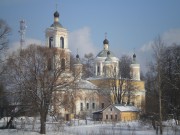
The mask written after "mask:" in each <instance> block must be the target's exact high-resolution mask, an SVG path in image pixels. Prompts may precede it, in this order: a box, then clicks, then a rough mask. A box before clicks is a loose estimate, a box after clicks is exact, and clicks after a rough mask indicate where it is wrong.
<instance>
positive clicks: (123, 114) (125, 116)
mask: <svg viewBox="0 0 180 135" xmlns="http://www.w3.org/2000/svg"><path fill="white" fill-rule="evenodd" d="M139 112H140V110H139V109H138V108H137V107H135V106H131V105H119V104H112V105H109V106H107V107H106V108H104V109H103V110H100V111H97V112H94V113H93V118H94V120H103V121H132V120H138V119H139Z"/></svg>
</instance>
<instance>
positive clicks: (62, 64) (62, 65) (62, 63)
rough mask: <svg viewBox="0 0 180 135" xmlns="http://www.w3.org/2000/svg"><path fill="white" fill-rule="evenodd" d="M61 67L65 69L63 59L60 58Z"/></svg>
mask: <svg viewBox="0 0 180 135" xmlns="http://www.w3.org/2000/svg"><path fill="white" fill-rule="evenodd" d="M61 69H62V70H65V59H61Z"/></svg>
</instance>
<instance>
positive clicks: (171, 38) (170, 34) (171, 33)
mask: <svg viewBox="0 0 180 135" xmlns="http://www.w3.org/2000/svg"><path fill="white" fill-rule="evenodd" d="M179 37H180V29H170V30H168V31H167V32H164V33H163V34H162V39H163V41H164V42H165V44H166V45H167V46H170V45H172V44H173V43H177V44H180V38H179Z"/></svg>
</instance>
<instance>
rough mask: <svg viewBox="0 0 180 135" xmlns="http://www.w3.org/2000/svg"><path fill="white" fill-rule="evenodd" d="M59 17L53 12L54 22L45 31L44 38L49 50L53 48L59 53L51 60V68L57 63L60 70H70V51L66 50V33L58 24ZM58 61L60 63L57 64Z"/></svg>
mask: <svg viewBox="0 0 180 135" xmlns="http://www.w3.org/2000/svg"><path fill="white" fill-rule="evenodd" d="M59 20H60V15H59V12H58V11H56V12H54V22H53V24H52V25H51V26H50V27H48V28H47V29H46V31H45V36H46V46H47V47H49V48H55V49H57V51H58V52H59V55H56V56H54V57H53V58H52V60H51V61H52V62H51V64H52V65H53V66H52V67H55V66H54V65H57V63H59V65H57V66H60V67H61V69H62V70H64V71H69V70H70V50H69V48H68V31H67V29H65V28H64V27H63V26H62V25H61V23H60V22H59ZM57 61H58V62H57ZM59 61H60V62H59Z"/></svg>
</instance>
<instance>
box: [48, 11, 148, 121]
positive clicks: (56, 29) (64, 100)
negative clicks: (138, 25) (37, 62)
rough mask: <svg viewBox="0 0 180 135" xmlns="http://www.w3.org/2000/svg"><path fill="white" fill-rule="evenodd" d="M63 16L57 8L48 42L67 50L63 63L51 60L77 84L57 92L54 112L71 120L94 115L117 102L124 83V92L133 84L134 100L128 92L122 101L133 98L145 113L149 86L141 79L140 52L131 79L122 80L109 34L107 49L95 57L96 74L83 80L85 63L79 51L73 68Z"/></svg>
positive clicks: (105, 46) (63, 75)
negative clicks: (81, 59)
mask: <svg viewBox="0 0 180 135" xmlns="http://www.w3.org/2000/svg"><path fill="white" fill-rule="evenodd" d="M59 17H60V15H59V13H58V11H56V12H55V13H54V22H53V24H52V25H51V26H50V27H48V28H47V29H46V31H45V37H46V45H47V46H48V47H49V48H57V49H58V50H60V51H62V52H63V53H62V55H61V57H60V63H59V65H56V64H55V61H56V59H57V57H55V58H53V59H52V60H51V61H50V63H51V68H52V69H53V68H54V67H55V66H60V68H61V69H62V70H64V73H63V74H62V78H63V79H64V78H67V83H68V81H69V82H72V81H73V84H71V85H70V86H69V87H68V88H67V89H68V91H66V90H63V91H61V90H59V91H56V92H54V93H53V99H52V100H53V101H52V108H51V110H52V112H54V113H55V114H57V115H59V117H61V118H64V119H65V120H70V119H71V118H73V117H81V118H85V117H87V116H90V117H91V116H92V113H93V112H95V111H97V110H100V109H103V108H105V107H106V106H109V105H110V104H115V103H117V102H116V101H117V100H116V98H117V97H116V96H115V95H117V92H118V91H119V90H120V87H121V86H120V85H121V84H122V91H126V90H127V89H126V88H127V87H128V86H130V85H133V87H131V88H133V89H131V97H130V98H131V99H129V98H128V97H129V96H128V92H124V96H123V97H122V102H121V103H127V102H128V100H130V103H132V105H134V106H136V107H138V108H139V109H140V110H142V111H143V112H144V111H145V110H144V103H145V88H144V82H143V81H141V80H140V65H139V64H138V63H137V61H136V55H135V54H134V55H133V61H132V64H131V65H130V69H131V71H130V75H131V78H129V79H128V80H127V79H126V81H125V82H124V83H122V82H123V81H124V78H121V75H120V73H119V70H120V69H119V67H120V66H119V64H121V62H120V60H119V58H118V57H116V56H115V55H114V54H113V52H112V51H110V49H109V41H108V39H107V38H106V37H105V39H104V41H103V50H102V51H100V52H99V53H98V54H97V56H96V58H95V59H94V76H93V77H91V78H87V79H86V80H83V79H82V78H81V76H82V70H83V65H82V64H81V61H80V58H79V55H78V54H77V55H76V63H75V64H74V69H73V71H71V70H70V53H71V51H70V49H69V48H68V31H67V29H66V28H64V27H63V26H62V25H61V23H60V22H59ZM58 59H59V57H58ZM68 79H69V80H68ZM129 82H130V83H129ZM102 85H103V87H102Z"/></svg>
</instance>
